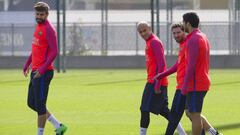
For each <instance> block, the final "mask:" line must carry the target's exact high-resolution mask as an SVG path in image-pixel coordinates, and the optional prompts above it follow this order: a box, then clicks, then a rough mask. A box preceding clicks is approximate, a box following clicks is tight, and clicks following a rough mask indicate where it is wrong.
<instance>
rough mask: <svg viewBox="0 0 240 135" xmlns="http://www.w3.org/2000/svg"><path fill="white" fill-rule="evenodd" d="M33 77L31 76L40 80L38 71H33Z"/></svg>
mask: <svg viewBox="0 0 240 135" xmlns="http://www.w3.org/2000/svg"><path fill="white" fill-rule="evenodd" d="M34 73H35V75H34V76H33V78H40V77H41V74H40V73H39V71H38V70H36V71H34Z"/></svg>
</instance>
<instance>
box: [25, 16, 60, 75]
mask: <svg viewBox="0 0 240 135" xmlns="http://www.w3.org/2000/svg"><path fill="white" fill-rule="evenodd" d="M57 53H58V48H57V35H56V31H55V29H54V27H53V25H52V24H51V23H50V22H49V21H48V20H46V21H45V22H44V23H42V24H37V25H36V28H35V31H34V35H33V41H32V53H31V54H30V56H29V58H28V60H27V62H26V63H25V66H24V69H23V70H24V71H26V69H27V68H28V67H29V65H30V64H32V71H36V70H38V71H39V73H40V74H44V73H45V71H46V70H53V69H54V67H53V61H54V59H55V57H56V56H57Z"/></svg>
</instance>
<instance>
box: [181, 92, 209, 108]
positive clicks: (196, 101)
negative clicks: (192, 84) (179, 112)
mask: <svg viewBox="0 0 240 135" xmlns="http://www.w3.org/2000/svg"><path fill="white" fill-rule="evenodd" d="M206 93H207V91H192V92H188V94H187V100H186V109H188V111H189V112H202V106H203V100H204V97H205V95H206Z"/></svg>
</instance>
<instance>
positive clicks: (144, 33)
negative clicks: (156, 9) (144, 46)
mask: <svg viewBox="0 0 240 135" xmlns="http://www.w3.org/2000/svg"><path fill="white" fill-rule="evenodd" d="M137 31H138V33H139V34H140V36H141V37H142V38H143V39H144V40H147V39H148V38H149V37H150V35H151V34H152V30H151V26H150V25H149V23H147V22H144V21H142V22H138V24H137Z"/></svg>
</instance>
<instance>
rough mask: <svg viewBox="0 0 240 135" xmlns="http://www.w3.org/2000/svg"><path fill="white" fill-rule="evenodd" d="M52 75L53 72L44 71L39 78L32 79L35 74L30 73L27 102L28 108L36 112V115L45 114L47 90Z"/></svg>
mask: <svg viewBox="0 0 240 135" xmlns="http://www.w3.org/2000/svg"><path fill="white" fill-rule="evenodd" d="M53 74H54V73H53V70H49V71H46V72H45V73H44V74H43V75H42V76H41V77H40V78H33V76H34V75H35V73H34V72H31V80H30V83H29V88H28V101H27V102H28V106H29V107H30V108H31V109H33V110H34V111H36V112H37V113H38V115H42V114H45V113H46V102H47V96H48V89H49V84H50V82H51V80H52V78H53Z"/></svg>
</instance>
